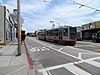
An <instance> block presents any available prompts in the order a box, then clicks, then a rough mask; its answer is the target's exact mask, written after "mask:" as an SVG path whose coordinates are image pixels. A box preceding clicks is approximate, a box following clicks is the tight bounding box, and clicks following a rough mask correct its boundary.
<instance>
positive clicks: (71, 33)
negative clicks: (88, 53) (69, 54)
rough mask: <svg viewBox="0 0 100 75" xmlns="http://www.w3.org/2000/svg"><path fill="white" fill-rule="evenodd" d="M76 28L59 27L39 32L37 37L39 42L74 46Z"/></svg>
mask: <svg viewBox="0 0 100 75" xmlns="http://www.w3.org/2000/svg"><path fill="white" fill-rule="evenodd" d="M76 35H77V31H76V27H71V26H61V27H59V28H54V29H49V30H46V29H44V30H39V31H38V32H37V37H38V39H40V40H46V41H52V42H57V43H61V44H70V45H75V43H76Z"/></svg>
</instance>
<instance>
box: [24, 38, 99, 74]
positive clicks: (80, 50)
mask: <svg viewBox="0 0 100 75" xmlns="http://www.w3.org/2000/svg"><path fill="white" fill-rule="evenodd" d="M25 43H26V46H27V49H28V52H29V55H30V57H31V59H32V62H33V66H34V68H35V70H36V74H37V75H100V53H97V52H94V51H93V50H94V49H93V48H92V49H93V50H92V49H90V48H89V49H88V45H89V47H90V46H97V45H99V44H96V45H94V44H91V43H87V42H81V43H82V44H80V42H78V44H76V45H75V46H66V45H60V44H55V43H51V42H46V41H41V40H37V39H36V38H33V37H27V38H26V40H25ZM84 45H85V46H87V48H86V47H85V46H84ZM94 48H95V49H96V47H94Z"/></svg>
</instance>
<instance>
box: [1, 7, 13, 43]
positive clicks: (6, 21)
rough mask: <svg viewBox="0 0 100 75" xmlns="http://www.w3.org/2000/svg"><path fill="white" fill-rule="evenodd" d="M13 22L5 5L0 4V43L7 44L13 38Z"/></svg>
mask: <svg viewBox="0 0 100 75" xmlns="http://www.w3.org/2000/svg"><path fill="white" fill-rule="evenodd" d="M13 25H14V22H13V20H12V19H11V17H10V15H9V10H8V9H7V8H6V7H5V6H0V44H7V43H9V42H10V41H12V40H14V39H15V28H14V26H13Z"/></svg>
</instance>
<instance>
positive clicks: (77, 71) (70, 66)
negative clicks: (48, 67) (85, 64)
mask: <svg viewBox="0 0 100 75" xmlns="http://www.w3.org/2000/svg"><path fill="white" fill-rule="evenodd" d="M64 67H65V68H66V69H68V70H69V71H70V72H72V73H73V74H75V75H91V74H90V73H88V72H86V71H84V70H82V69H80V68H78V67H76V66H75V65H73V64H66V65H64Z"/></svg>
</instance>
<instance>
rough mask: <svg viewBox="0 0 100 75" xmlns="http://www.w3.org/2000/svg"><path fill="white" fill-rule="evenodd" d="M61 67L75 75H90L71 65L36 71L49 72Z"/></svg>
mask: <svg viewBox="0 0 100 75" xmlns="http://www.w3.org/2000/svg"><path fill="white" fill-rule="evenodd" d="M62 67H63V68H66V69H67V70H69V71H70V72H72V73H73V74H75V75H91V74H90V73H88V72H86V71H84V70H82V69H80V68H78V67H76V66H75V65H74V64H73V63H67V64H61V65H57V66H53V67H48V68H45V69H41V70H38V71H39V72H43V73H44V71H45V70H47V71H48V72H49V71H50V70H54V69H58V68H62ZM44 75H45V74H44Z"/></svg>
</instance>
